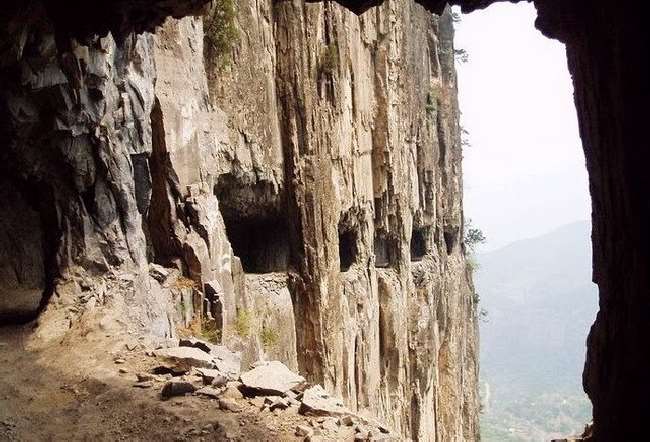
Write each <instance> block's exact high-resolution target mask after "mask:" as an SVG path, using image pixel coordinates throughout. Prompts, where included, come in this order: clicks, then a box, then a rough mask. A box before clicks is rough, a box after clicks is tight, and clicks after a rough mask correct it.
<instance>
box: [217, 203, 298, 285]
mask: <svg viewBox="0 0 650 442" xmlns="http://www.w3.org/2000/svg"><path fill="white" fill-rule="evenodd" d="M224 221H225V223H226V233H227V235H228V240H229V241H230V244H231V245H232V249H233V253H234V254H235V256H237V257H239V259H241V263H242V267H243V268H244V271H245V272H246V273H272V272H286V271H288V270H289V262H290V259H289V258H290V248H289V228H288V225H287V222H286V219H285V218H282V217H280V216H265V217H253V218H231V217H224Z"/></svg>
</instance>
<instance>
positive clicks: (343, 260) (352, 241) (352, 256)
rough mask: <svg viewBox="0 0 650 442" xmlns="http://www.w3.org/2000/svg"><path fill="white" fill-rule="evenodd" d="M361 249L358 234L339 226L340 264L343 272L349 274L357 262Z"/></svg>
mask: <svg viewBox="0 0 650 442" xmlns="http://www.w3.org/2000/svg"><path fill="white" fill-rule="evenodd" d="M358 253H359V249H358V246H357V232H356V231H355V230H354V229H352V228H344V227H341V226H339V262H340V266H341V271H342V272H347V271H348V270H350V267H352V265H353V264H354V263H355V262H356V261H357V255H358Z"/></svg>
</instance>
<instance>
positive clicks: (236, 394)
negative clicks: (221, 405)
mask: <svg viewBox="0 0 650 442" xmlns="http://www.w3.org/2000/svg"><path fill="white" fill-rule="evenodd" d="M240 385H241V384H239V383H237V382H228V384H227V385H226V389H225V390H224V391H223V392H222V393H221V397H223V398H226V399H243V398H244V395H243V394H242V392H241V391H240V390H239V386H240Z"/></svg>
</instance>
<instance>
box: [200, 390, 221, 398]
mask: <svg viewBox="0 0 650 442" xmlns="http://www.w3.org/2000/svg"><path fill="white" fill-rule="evenodd" d="M194 393H195V394H198V395H201V396H208V397H211V398H213V399H217V398H219V394H220V393H221V391H219V390H217V389H216V388H212V387H203V388H199V389H198V390H196V391H195V392H194Z"/></svg>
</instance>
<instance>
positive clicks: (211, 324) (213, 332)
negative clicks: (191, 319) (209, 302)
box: [201, 320, 221, 344]
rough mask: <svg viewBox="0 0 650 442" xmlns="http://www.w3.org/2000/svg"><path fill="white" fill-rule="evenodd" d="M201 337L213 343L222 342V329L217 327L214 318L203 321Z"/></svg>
mask: <svg viewBox="0 0 650 442" xmlns="http://www.w3.org/2000/svg"><path fill="white" fill-rule="evenodd" d="M201 337H202V338H203V339H205V340H206V341H208V342H211V343H213V344H219V343H221V330H219V329H218V328H217V323H216V321H214V320H204V321H203V322H202V323H201Z"/></svg>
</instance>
